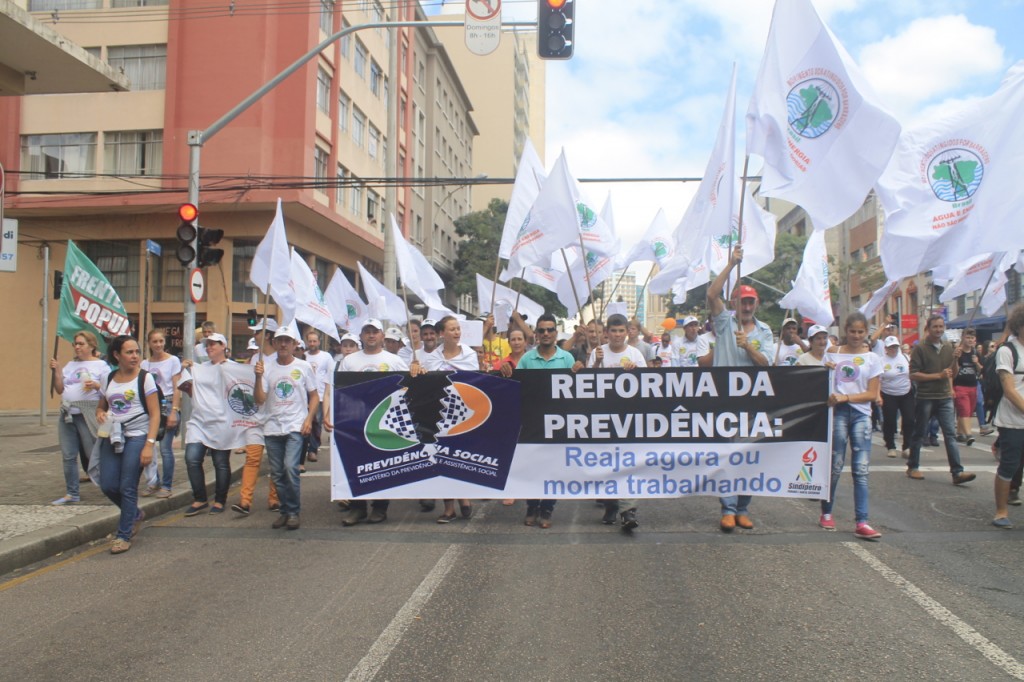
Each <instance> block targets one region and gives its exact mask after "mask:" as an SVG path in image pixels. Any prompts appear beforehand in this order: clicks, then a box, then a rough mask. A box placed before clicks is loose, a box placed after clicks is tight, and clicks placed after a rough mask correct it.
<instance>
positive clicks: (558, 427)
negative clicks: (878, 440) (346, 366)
mask: <svg viewBox="0 0 1024 682" xmlns="http://www.w3.org/2000/svg"><path fill="white" fill-rule="evenodd" d="M335 386H336V389H335V393H334V401H335V402H334V414H335V415H337V418H336V420H335V431H334V434H333V437H332V439H331V483H332V486H331V492H332V497H333V498H334V499H349V498H352V497H365V498H370V499H372V498H384V499H403V498H404V499H421V498H453V497H456V498H517V499H540V498H557V499H574V498H575V499H595V498H596V499H601V498H616V497H642V498H658V497H678V496H682V495H712V496H719V495H732V494H754V495H765V496H774V497H802V498H806V499H824V498H827V497H828V492H829V480H830V476H831V468H832V467H831V447H830V441H831V432H832V424H831V412H830V410H829V409H828V407H827V406H826V400H827V397H828V371H827V370H826V369H824V368H820V367H779V368H775V367H772V368H746V367H742V368H741V367H736V368H709V369H697V368H694V369H686V368H671V369H664V370H660V369H641V370H635V371H630V372H623V371H621V370H586V371H580V372H578V373H575V374H574V373H572V372H570V371H568V370H565V371H562V370H556V371H517V372H515V373H514V374H513V377H512V379H503V378H501V377H498V376H492V375H487V374H481V373H478V372H452V373H429V374H427V375H423V376H419V377H413V378H410V377H409V375H408V374H402V373H388V374H377V373H373V374H365V373H362V374H361V373H353V372H339V373H338V374H337V375H336V376H335Z"/></svg>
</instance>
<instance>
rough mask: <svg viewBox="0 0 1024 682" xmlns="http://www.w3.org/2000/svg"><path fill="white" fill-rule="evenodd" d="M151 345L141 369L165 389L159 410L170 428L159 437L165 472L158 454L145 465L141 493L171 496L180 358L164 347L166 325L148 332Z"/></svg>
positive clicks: (165, 345)
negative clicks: (145, 484) (158, 471)
mask: <svg viewBox="0 0 1024 682" xmlns="http://www.w3.org/2000/svg"><path fill="white" fill-rule="evenodd" d="M146 343H147V344H148V345H149V359H148V360H143V361H142V369H144V370H146V371H147V372H149V373H151V374H152V375H153V378H155V379H156V383H157V386H159V387H160V390H161V391H163V393H164V404H163V405H161V406H160V412H161V413H162V414H166V415H167V428H166V430H165V431H164V437H163V439H162V440H161V441H160V461H161V466H162V467H163V476H162V477H158V476H157V464H156V458H155V457H154V458H153V461H152V462H151V463H150V465H149V466H148V467H146V482H147V484H148V485H147V486H146V489H145V490H142V491H140V492H139V496H140V497H149V496H150V495H153V494H154V493H155V494H156V496H157V497H170V496H171V483H172V481H173V480H174V436H175V435H176V434H177V433H178V418H179V416H180V415H181V409H180V408H179V406H180V405H181V392H180V391H178V379H179V378H180V377H181V360H179V359H178V358H177V357H176V356H174V355H171V354H170V353H168V352H167V351H166V350H165V349H166V347H167V336H166V334H165V333H164V330H163V329H153V330H151V331H150V332H149V333H148V334H146Z"/></svg>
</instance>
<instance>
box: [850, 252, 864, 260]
mask: <svg viewBox="0 0 1024 682" xmlns="http://www.w3.org/2000/svg"><path fill="white" fill-rule="evenodd" d="M850 260H851V261H853V262H854V263H859V262H861V261H862V260H864V259H863V258H861V255H860V249H854V250H853V252H852V253H851V254H850Z"/></svg>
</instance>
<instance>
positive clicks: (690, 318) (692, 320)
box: [683, 315, 700, 327]
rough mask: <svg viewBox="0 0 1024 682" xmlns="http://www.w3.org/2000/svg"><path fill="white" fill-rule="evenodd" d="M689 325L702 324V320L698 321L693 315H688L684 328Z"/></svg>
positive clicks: (685, 318) (684, 319) (684, 320)
mask: <svg viewBox="0 0 1024 682" xmlns="http://www.w3.org/2000/svg"><path fill="white" fill-rule="evenodd" d="M688 324H700V320H698V319H697V318H696V317H694V316H693V315H687V316H686V317H684V318H683V326H684V327H685V326H686V325H688Z"/></svg>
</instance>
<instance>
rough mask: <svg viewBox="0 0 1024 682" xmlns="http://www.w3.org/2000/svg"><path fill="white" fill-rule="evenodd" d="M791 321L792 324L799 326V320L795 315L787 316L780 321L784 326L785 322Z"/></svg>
mask: <svg viewBox="0 0 1024 682" xmlns="http://www.w3.org/2000/svg"><path fill="white" fill-rule="evenodd" d="M790 322H792V323H793V324H795V325H797V326H800V322H799V321H798V320H797V319H796V318H795V317H787V318H786V319H784V320H783V321H782V326H783V327H785V326H786V325H787V324H789V323H790Z"/></svg>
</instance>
